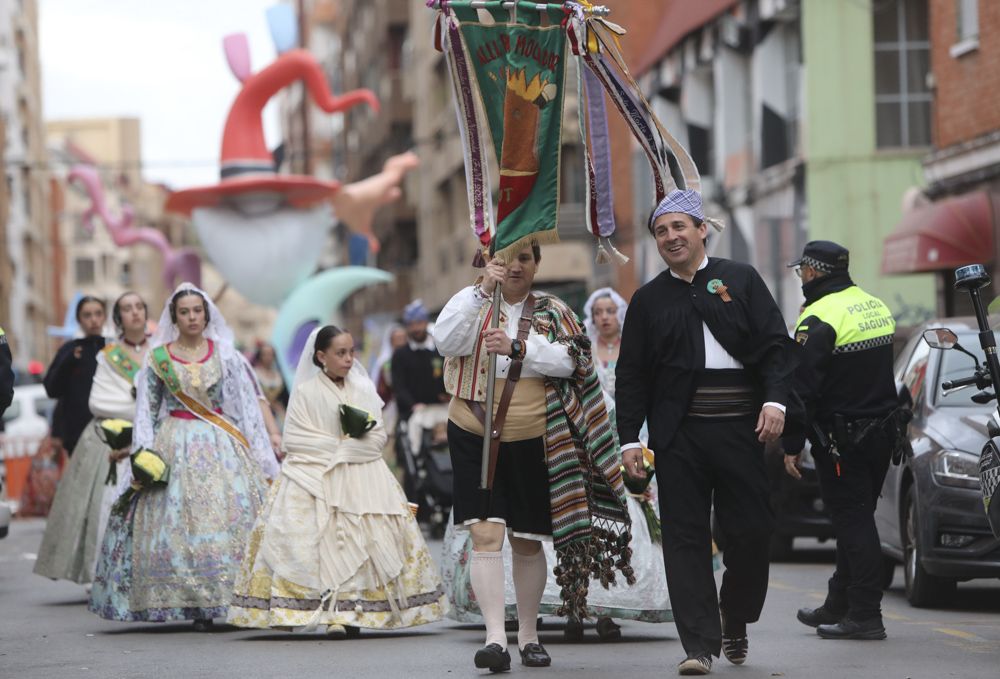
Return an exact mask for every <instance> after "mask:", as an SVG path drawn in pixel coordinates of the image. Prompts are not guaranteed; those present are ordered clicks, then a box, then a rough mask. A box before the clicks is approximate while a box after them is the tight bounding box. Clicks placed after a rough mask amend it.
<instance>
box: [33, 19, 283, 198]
mask: <svg viewBox="0 0 1000 679" xmlns="http://www.w3.org/2000/svg"><path fill="white" fill-rule="evenodd" d="M274 4H278V3H277V0H171V1H170V2H147V1H146V0H40V2H39V5H40V17H39V40H40V53H41V61H42V89H43V97H44V99H43V108H44V115H45V118H46V119H47V120H54V119H63V118H86V117H116V116H134V117H138V118H140V120H141V124H142V156H143V161H144V165H145V168H144V175H145V177H146V179H147V180H149V181H156V182H165V183H167V184H169V185H171V186H172V187H173V188H183V187H185V186H191V185H194V184H206V183H214V182H215V181H216V180H217V179H218V157H219V147H220V144H221V142H222V127H223V125H224V124H225V119H226V114H227V113H228V111H229V105H230V103H231V102H232V100H233V98H234V97H235V96H236V92H237V91H238V89H239V83H238V82H237V80H236V78H235V77H234V76H233V75H232V73H231V72H230V71H229V66H228V65H227V64H226V59H225V55H224V54H223V51H222V38H223V37H224V36H225V35H227V34H229V33H240V32H242V33H246V34H247V37H248V38H249V41H250V49H251V53H252V56H253V58H252V65H253V70H254V71H257V70H260V69H261V68H262V67H264V66H266V65H267V64H268V63H270V62H271V61H272V60H273V59H274V57H275V51H274V45H273V44H272V42H271V36H270V33H269V31H268V28H267V20H266V18H265V10H266V9H267V8H268V7H270V6H271V5H274ZM265 130H266V134H267V137H268V145H269V146H270V147H272V148H273V147H274V146H275V145H276V144H277V143H278V142H279V141H280V139H279V138H280V133H279V126H278V119H277V108H276V106H275V104H274V103H273V102H272V104H271V105H270V106H269V108H268V109H266V110H265Z"/></svg>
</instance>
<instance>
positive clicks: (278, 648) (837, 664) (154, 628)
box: [0, 520, 1000, 679]
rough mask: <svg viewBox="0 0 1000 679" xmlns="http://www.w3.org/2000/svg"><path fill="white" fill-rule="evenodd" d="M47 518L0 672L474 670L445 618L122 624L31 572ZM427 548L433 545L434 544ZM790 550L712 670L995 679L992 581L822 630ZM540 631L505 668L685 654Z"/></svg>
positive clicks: (586, 666)
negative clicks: (810, 614)
mask: <svg viewBox="0 0 1000 679" xmlns="http://www.w3.org/2000/svg"><path fill="white" fill-rule="evenodd" d="M43 529H44V522H43V521H41V520H18V521H15V522H14V524H13V526H12V527H11V534H10V536H9V537H7V538H6V539H4V540H0V677H3V678H7V677H10V678H12V679H15V678H16V679H34V678H39V679H60V678H62V677H74V678H77V677H95V678H97V677H100V678H101V679H104V678H109V679H110V678H118V677H122V678H125V677H129V678H132V677H136V678H144V677H163V678H166V677H183V678H185V679H197V678H200V677H234V678H238V679H258V678H260V679H264V678H267V679H284V678H286V677H289V678H294V679H309V678H311V677H322V678H323V679H330V678H336V679H340V678H343V679H354V678H367V677H371V678H373V679H394V678H396V677H399V678H406V679H424V678H432V677H433V678H440V677H449V678H450V677H456V678H458V677H475V676H482V673H480V672H479V671H478V670H475V669H474V668H473V666H472V656H473V654H474V653H475V651H476V649H477V648H478V647H479V646H480V644H481V643H482V639H483V632H482V630H481V628H478V627H476V626H474V625H460V624H457V623H454V622H451V621H445V622H441V623H437V624H434V625H427V626H425V627H419V628H416V629H413V630H410V631H404V632H395V633H378V632H363V633H362V636H361V637H360V638H359V639H355V640H345V641H332V640H327V639H326V638H324V637H323V636H322V635H319V634H311V635H306V634H287V633H280V632H266V631H248V630H237V629H235V628H229V627H226V626H221V627H220V629H218V631H216V632H212V633H204V634H198V633H195V632H194V631H193V630H192V629H191V625H190V623H186V624H126V623H114V622H107V621H104V620H100V619H99V618H97V617H96V616H94V615H92V614H90V613H88V612H87V610H86V599H87V597H86V594H85V592H84V589H83V587H81V586H78V585H74V584H72V583H66V582H52V581H48V580H45V579H43V578H41V577H39V576H36V575H33V574H32V572H31V568H32V566H33V563H34V558H35V551H36V549H37V548H38V544H39V542H40V540H41V536H42V531H43ZM431 547H432V550H433V552H434V553H435V554H437V553H439V551H440V549H439V548H440V545H439V544H432V546H431ZM796 547H797V551H796V554H795V557H794V560H793V561H792V562H789V563H778V564H774V565H773V566H772V568H771V586H770V591H769V594H768V599H767V604H766V606H765V608H764V615H763V618H762V619H761V621H760V622H759V623H758V624H755V625H752V626H751V627H750V655H749V660H748V664H747V665H745V666H743V667H736V666H733V665H730V664H729V663H728V662H727V661H726V660H725V659H722V660H719V661H717V662H716V663H715V666H714V668H713V673H712V674H713V676H719V677H733V678H736V677H739V679H758V678H764V677H788V678H789V679H826V678H828V677H829V678H831V679H832V678H836V679H841V678H844V677H851V678H855V677H857V678H862V679H864V678H868V677H872V678H876V677H877V678H878V679H940V678H943V677H957V678H961V679H1000V583H997V582H995V581H974V582H971V583H963V584H960V585H959V589H958V596H957V597H956V600H955V601H954V603H953V605H952V606H950V607H948V608H947V609H938V610H927V609H916V608H912V607H910V606H909V604H908V603H907V602H906V599H905V597H904V595H903V592H902V571H901V569H899V568H897V572H896V582H895V583H894V585H893V587H892V589H891V590H890V591H889V592H888V593H887V595H886V598H885V601H884V603H883V608H884V616H885V623H886V628H887V631H888V634H889V638H888V640H886V641H881V642H872V641H825V640H822V639H819V638H818V637H817V636H816V635H815V633H814V631H813V630H812V629H809V628H807V627H805V626H803V625H801V624H800V623H798V622H797V621H796V620H795V611H796V610H797V609H798V608H799V607H801V606H815V605H818V604H819V603H821V601H822V599H823V593H824V587H825V582H826V578H827V577H828V576H829V573H830V571H831V569H832V557H833V552H832V550H831V548H830V545H829V544H827V545H819V544H817V543H815V542H811V541H805V540H800V541H798V542H797V543H796ZM546 622H548V624H546V625H544V627H543V630H542V633H541V641H542V643H544V644H545V645H546V647H547V648H548V650H549V652H550V653H551V655H552V657H553V665H552V667H551V668H549V669H527V668H522V667H521V666H520V665H519V664H518V659H517V655H516V645H515V644H516V640H515V637H514V635H513V634H511V635H510V638H511V650H512V651H513V652H514V656H515V660H514V666H513V671H512V672H511V676H515V675H520V676H525V675H526V674H530V675H533V676H536V677H539V678H541V677H545V678H546V679H556V678H557V677H573V678H574V679H587V678H589V677H595V678H598V677H620V678H621V679H633V678H636V679H638V678H642V677H673V676H676V663H677V662H678V661H679V660H680V659H681V658H682V657H683V651H682V649H681V645H680V642H679V641H678V640H677V632H676V629H675V628H674V626H673V625H672V624H664V625H653V624H644V623H629V622H625V623H623V625H622V626H623V630H622V631H623V634H624V637H623V639H622V640H621V641H620V642H617V643H610V644H604V643H599V642H598V641H597V636H596V634H595V633H594V631H593V629H588V631H587V634H586V636H585V640H584V641H583V642H579V643H567V642H564V641H563V637H562V630H561V626H560V625H558V624H557V621H555V620H551V619H550V620H548V621H546Z"/></svg>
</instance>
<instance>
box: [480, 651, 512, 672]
mask: <svg viewBox="0 0 1000 679" xmlns="http://www.w3.org/2000/svg"><path fill="white" fill-rule="evenodd" d="M475 663H476V667H478V668H479V669H481V670H489V671H490V672H508V671H510V653H508V652H507V649H506V648H504V647H503V646H501V645H500V644H490V645H488V646H484V647H483V648H481V649H479V650H478V651H476V659H475Z"/></svg>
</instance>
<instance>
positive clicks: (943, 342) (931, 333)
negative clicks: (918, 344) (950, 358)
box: [924, 328, 958, 349]
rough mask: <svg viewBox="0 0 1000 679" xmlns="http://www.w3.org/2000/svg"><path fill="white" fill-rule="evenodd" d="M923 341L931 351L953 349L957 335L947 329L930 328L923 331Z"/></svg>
mask: <svg viewBox="0 0 1000 679" xmlns="http://www.w3.org/2000/svg"><path fill="white" fill-rule="evenodd" d="M924 341H925V342H927V344H929V345H930V346H931V348H933V349H954V348H955V345H957V344H958V335H956V334H955V333H954V332H953V331H951V330H949V329H948V328H930V329H929V330H924Z"/></svg>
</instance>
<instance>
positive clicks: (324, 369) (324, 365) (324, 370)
mask: <svg viewBox="0 0 1000 679" xmlns="http://www.w3.org/2000/svg"><path fill="white" fill-rule="evenodd" d="M323 372H324V373H326V374H327V375H329V374H330V373H327V372H326V363H324V364H323Z"/></svg>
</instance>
